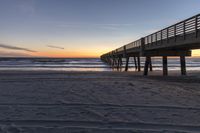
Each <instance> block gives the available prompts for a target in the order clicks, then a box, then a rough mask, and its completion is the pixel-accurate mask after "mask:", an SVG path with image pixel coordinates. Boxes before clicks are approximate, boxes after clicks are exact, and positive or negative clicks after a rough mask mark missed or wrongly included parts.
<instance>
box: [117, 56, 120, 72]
mask: <svg viewBox="0 0 200 133" xmlns="http://www.w3.org/2000/svg"><path fill="white" fill-rule="evenodd" d="M119 65H120V58H119V57H118V60H117V71H119Z"/></svg>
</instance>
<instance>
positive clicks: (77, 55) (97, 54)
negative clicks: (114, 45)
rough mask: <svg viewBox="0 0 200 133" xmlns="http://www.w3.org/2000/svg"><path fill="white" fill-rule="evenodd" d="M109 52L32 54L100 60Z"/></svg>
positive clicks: (36, 55) (36, 54) (33, 54)
mask: <svg viewBox="0 0 200 133" xmlns="http://www.w3.org/2000/svg"><path fill="white" fill-rule="evenodd" d="M106 52H107V51H84V52H78V51H71V52H69V51H60V52H58V51H57V52H56V51H45V52H37V53H32V54H31V56H34V57H49V58H51V57H52V58H54V57H55V58H99V57H100V56H101V55H102V54H104V53H106Z"/></svg>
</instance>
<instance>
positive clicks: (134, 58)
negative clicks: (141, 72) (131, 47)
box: [133, 56, 138, 70]
mask: <svg viewBox="0 0 200 133" xmlns="http://www.w3.org/2000/svg"><path fill="white" fill-rule="evenodd" d="M133 60H134V63H135V70H138V66H137V60H136V57H135V56H134V57H133Z"/></svg>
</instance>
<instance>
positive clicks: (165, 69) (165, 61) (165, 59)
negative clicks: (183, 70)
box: [163, 56, 168, 76]
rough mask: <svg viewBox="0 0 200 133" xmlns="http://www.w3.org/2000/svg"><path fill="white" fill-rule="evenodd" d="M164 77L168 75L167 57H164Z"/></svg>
mask: <svg viewBox="0 0 200 133" xmlns="http://www.w3.org/2000/svg"><path fill="white" fill-rule="evenodd" d="M163 75H164V76H167V75H168V65H167V56H163Z"/></svg>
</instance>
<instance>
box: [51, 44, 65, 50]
mask: <svg viewBox="0 0 200 133" xmlns="http://www.w3.org/2000/svg"><path fill="white" fill-rule="evenodd" d="M47 47H49V48H56V49H65V48H63V47H58V46H53V45H47Z"/></svg>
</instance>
